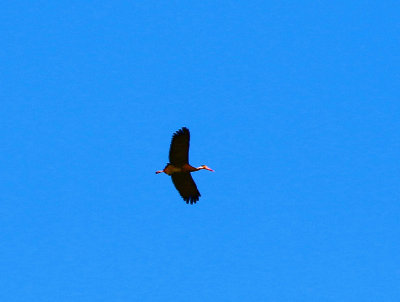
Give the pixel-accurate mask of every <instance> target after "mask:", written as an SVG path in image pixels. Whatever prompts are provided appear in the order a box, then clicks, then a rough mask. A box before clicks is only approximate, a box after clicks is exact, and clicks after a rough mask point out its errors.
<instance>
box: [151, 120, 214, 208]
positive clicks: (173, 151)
mask: <svg viewBox="0 0 400 302" xmlns="http://www.w3.org/2000/svg"><path fill="white" fill-rule="evenodd" d="M189 144H190V132H189V129H188V128H186V127H183V128H182V129H179V130H178V131H176V132H175V133H174V134H173V136H172V140H171V146H170V148H169V163H168V164H167V165H166V166H165V168H164V170H159V171H156V174H159V173H165V174H168V175H169V176H171V178H172V182H173V183H174V185H175V188H176V189H177V190H178V192H179V194H180V195H181V196H182V198H183V200H184V201H186V203H187V204H188V203H190V204H193V203H196V201H198V200H199V197H200V196H201V195H200V192H199V190H198V189H197V186H196V183H195V182H194V180H193V178H192V176H191V175H190V173H191V172H195V171H199V170H202V169H205V170H208V171H211V172H214V170H213V169H211V168H209V167H207V166H206V165H201V166H200V167H197V168H195V167H192V166H191V165H190V164H189Z"/></svg>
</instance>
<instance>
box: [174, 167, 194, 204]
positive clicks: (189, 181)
mask: <svg viewBox="0 0 400 302" xmlns="http://www.w3.org/2000/svg"><path fill="white" fill-rule="evenodd" d="M171 178H172V182H173V183H174V185H175V188H176V189H177V190H178V192H179V194H180V195H181V196H182V198H183V200H184V201H186V203H189V202H190V204H193V203H196V201H198V200H199V197H200V196H201V195H200V192H199V190H198V189H197V186H196V183H195V182H194V180H193V178H192V176H191V175H190V173H189V172H178V173H174V174H172V175H171Z"/></svg>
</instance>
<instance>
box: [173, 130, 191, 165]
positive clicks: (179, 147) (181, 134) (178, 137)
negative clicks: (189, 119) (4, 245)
mask: <svg viewBox="0 0 400 302" xmlns="http://www.w3.org/2000/svg"><path fill="white" fill-rule="evenodd" d="M189 142H190V132H189V129H188V128H186V127H183V128H182V129H180V130H178V131H176V132H175V133H174V135H173V136H172V140H171V146H170V148H169V162H170V163H171V164H173V165H174V166H176V167H181V166H183V165H184V164H188V163H189Z"/></svg>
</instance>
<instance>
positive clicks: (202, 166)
mask: <svg viewBox="0 0 400 302" xmlns="http://www.w3.org/2000/svg"><path fill="white" fill-rule="evenodd" d="M200 169H205V170H208V171H211V172H215V171H214V170H213V169H211V168H210V167H207V166H206V165H201V166H200Z"/></svg>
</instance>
